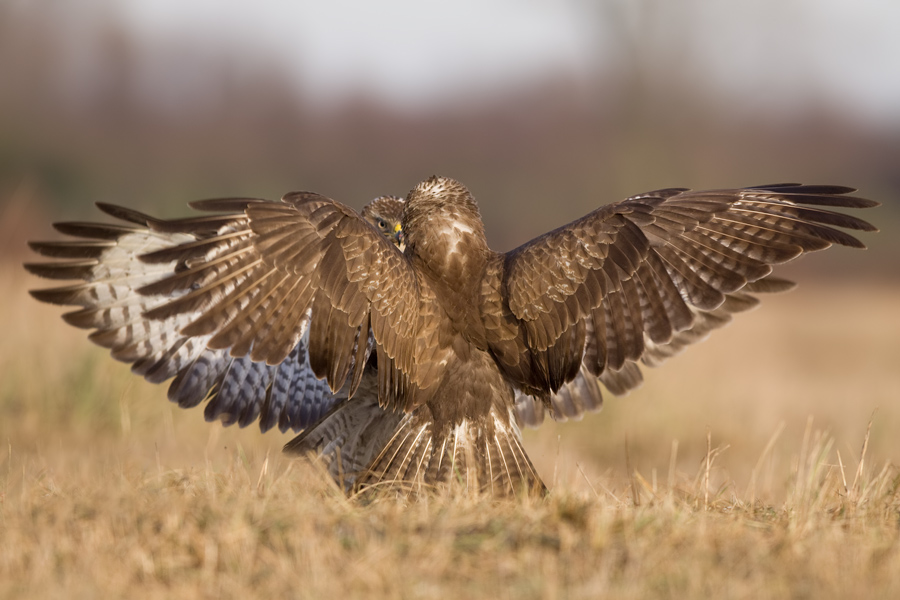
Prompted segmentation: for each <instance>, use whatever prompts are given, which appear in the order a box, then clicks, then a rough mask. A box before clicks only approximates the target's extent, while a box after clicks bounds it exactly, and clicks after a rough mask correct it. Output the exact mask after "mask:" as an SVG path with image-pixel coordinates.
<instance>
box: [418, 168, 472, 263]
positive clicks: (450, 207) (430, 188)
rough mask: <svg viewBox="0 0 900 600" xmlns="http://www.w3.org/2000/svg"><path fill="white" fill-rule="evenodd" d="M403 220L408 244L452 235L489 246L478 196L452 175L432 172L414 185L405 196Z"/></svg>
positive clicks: (451, 236) (458, 238)
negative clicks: (431, 174) (447, 175)
mask: <svg viewBox="0 0 900 600" xmlns="http://www.w3.org/2000/svg"><path fill="white" fill-rule="evenodd" d="M401 223H402V229H403V232H404V235H405V236H406V243H407V245H416V244H419V243H429V242H431V241H435V240H438V239H441V238H444V237H448V236H449V237H450V238H454V239H455V240H456V241H459V240H460V239H462V238H466V239H468V240H469V243H474V244H475V245H477V246H481V245H483V246H484V247H485V248H486V247H487V240H486V239H485V236H484V224H483V223H482V222H481V213H480V212H479V211H478V204H476V203H475V198H474V197H473V196H472V194H471V193H470V192H469V190H468V189H467V188H466V186H464V185H463V184H461V183H460V182H458V181H456V180H454V179H450V178H449V177H437V176H432V177H430V178H428V179H426V180H425V181H423V182H422V183H420V184H419V185H417V186H416V187H415V188H413V190H412V191H410V192H409V195H408V196H407V197H406V206H405V208H404V211H403V218H402V221H401ZM450 241H451V242H453V240H450ZM451 246H454V247H455V244H453V243H451Z"/></svg>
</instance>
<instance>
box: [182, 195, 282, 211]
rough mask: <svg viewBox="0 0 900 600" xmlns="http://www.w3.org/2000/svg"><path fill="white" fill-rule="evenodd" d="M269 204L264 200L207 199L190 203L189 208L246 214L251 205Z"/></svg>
mask: <svg viewBox="0 0 900 600" xmlns="http://www.w3.org/2000/svg"><path fill="white" fill-rule="evenodd" d="M261 202H269V200H263V199H262V198H206V199H204V200H194V201H193V202H188V206H190V207H191V208H193V209H194V210H199V211H202V212H227V213H236V212H244V211H245V210H247V207H248V206H250V205H251V204H259V203H261Z"/></svg>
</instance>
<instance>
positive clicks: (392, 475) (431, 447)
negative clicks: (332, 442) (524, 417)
mask: <svg viewBox="0 0 900 600" xmlns="http://www.w3.org/2000/svg"><path fill="white" fill-rule="evenodd" d="M445 485H446V486H447V487H449V488H451V489H453V488H458V489H461V490H462V491H464V492H465V493H469V494H472V493H474V494H479V493H484V494H490V495H492V496H514V495H540V494H543V493H545V492H546V487H545V486H544V483H543V482H542V481H541V478H540V476H539V475H538V473H537V471H536V470H535V468H534V465H532V464H531V460H529V458H528V456H527V454H526V453H525V448H524V447H523V446H522V440H521V434H520V432H519V429H518V426H517V425H516V422H515V419H514V417H513V416H512V412H511V411H504V410H503V409H498V408H497V407H492V408H491V412H490V414H489V415H488V416H487V418H484V419H471V420H470V419H464V420H463V421H462V422H460V423H459V424H457V425H455V426H453V427H446V428H444V431H441V432H435V431H434V422H433V421H432V419H431V413H430V411H429V410H428V408H427V407H421V408H419V409H417V410H416V411H414V412H412V413H410V414H408V415H405V416H404V418H403V419H402V420H401V421H400V423H399V424H398V426H397V428H396V430H395V431H394V432H393V435H392V436H391V437H390V439H389V440H388V441H387V443H386V444H385V446H384V448H383V449H382V450H381V451H380V452H379V453H378V455H377V456H375V457H374V459H373V460H372V462H371V464H370V465H369V467H368V469H367V470H366V473H365V474H364V475H363V476H362V477H361V478H360V480H359V481H358V485H357V487H358V488H359V489H364V488H374V489H382V488H396V489H398V490H401V491H409V492H415V491H418V490H420V489H423V488H424V489H427V488H434V487H443V486H445Z"/></svg>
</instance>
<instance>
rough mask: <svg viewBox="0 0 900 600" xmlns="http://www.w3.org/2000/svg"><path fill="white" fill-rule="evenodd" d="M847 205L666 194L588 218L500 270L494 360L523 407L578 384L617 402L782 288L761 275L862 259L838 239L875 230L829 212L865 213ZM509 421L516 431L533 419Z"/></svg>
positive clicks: (512, 255)
mask: <svg viewBox="0 0 900 600" xmlns="http://www.w3.org/2000/svg"><path fill="white" fill-rule="evenodd" d="M852 191H854V190H852V189H849V188H843V187H837V186H804V185H798V184H780V185H771V186H762V187H756V188H746V189H734V190H713V191H690V190H685V189H666V190H659V191H656V192H650V193H647V194H642V195H639V196H634V197H631V198H628V199H627V200H624V201H622V202H619V203H616V204H611V205H608V206H604V207H601V208H600V209H598V210H596V211H594V212H592V213H590V214H588V215H587V216H585V217H583V218H581V219H579V220H577V221H575V222H573V223H570V224H569V225H566V226H564V227H561V228H559V229H557V230H555V231H552V232H550V233H548V234H546V235H543V236H541V237H539V238H536V239H535V240H532V241H531V242H529V243H527V244H525V245H523V246H521V247H519V248H517V249H515V250H513V251H511V252H509V253H508V254H506V255H505V256H503V259H502V260H503V262H502V265H498V266H497V267H496V271H497V275H496V276H497V278H498V283H497V284H496V287H497V289H496V293H494V295H493V296H491V295H490V294H486V295H485V299H486V300H485V301H486V304H490V303H493V306H491V307H490V308H488V310H491V311H493V312H494V313H497V312H499V313H500V314H499V316H497V315H495V316H494V318H492V319H488V320H486V321H485V322H486V326H488V328H489V329H490V330H491V335H492V336H493V340H494V341H493V345H494V346H493V350H494V353H495V356H497V357H498V361H499V363H500V364H501V367H502V368H503V369H504V370H505V371H506V372H507V373H508V374H509V375H510V377H512V378H513V379H514V380H516V381H517V383H518V384H519V385H520V386H521V388H522V389H523V390H524V391H525V392H527V393H532V394H534V395H537V396H541V397H546V395H547V393H556V392H558V391H559V390H561V389H562V391H563V394H568V393H570V392H571V391H573V390H574V391H575V392H578V391H579V387H580V386H582V385H583V384H584V382H583V381H582V380H583V378H584V377H585V376H586V374H589V375H593V376H595V377H598V378H599V380H600V381H601V382H602V383H604V384H605V386H606V387H607V388H608V389H609V390H610V391H611V392H613V393H615V394H622V393H625V392H627V391H628V390H630V389H632V388H634V387H636V386H637V385H639V384H640V382H641V375H640V369H639V368H638V367H637V363H638V362H643V363H644V364H645V365H657V364H659V363H661V362H662V361H664V360H665V359H666V358H668V357H669V356H672V355H673V354H675V353H677V352H679V351H680V350H681V349H682V348H684V347H685V346H686V345H688V344H691V343H693V342H695V341H698V340H700V339H703V338H704V337H705V336H706V335H707V334H708V333H709V332H710V331H711V330H712V329H715V328H717V327H720V326H722V325H723V324H725V323H727V322H728V321H729V320H730V318H731V315H732V314H733V313H736V312H740V311H742V310H746V309H748V308H750V307H752V306H754V305H756V304H757V303H758V299H757V298H756V297H755V295H754V294H756V293H758V292H769V291H779V290H783V289H788V288H790V287H791V286H792V285H793V284H792V283H790V282H787V281H785V280H783V279H779V278H776V277H774V276H772V275H771V272H772V266H773V265H775V264H778V263H783V262H786V261H788V260H791V259H793V258H795V257H797V256H799V255H800V254H803V253H804V252H810V251H814V250H820V249H823V248H827V247H828V246H830V245H831V244H840V245H844V246H850V247H856V248H862V247H864V246H863V244H862V243H861V242H860V241H859V240H857V239H856V238H855V237H853V236H852V235H849V234H848V233H846V232H844V231H843V230H842V229H839V228H844V229H852V230H858V231H874V230H875V228H874V227H873V226H872V225H870V224H869V223H867V222H865V221H862V220H860V219H858V218H856V217H853V216H850V215H846V214H843V213H840V212H835V211H833V210H831V208H832V207H846V208H866V207H872V206H877V203H876V202H872V201H870V200H865V199H862V198H857V197H854V196H851V195H849V194H850V193H851V192H852ZM489 276H490V272H489ZM585 372H586V373H585ZM572 382H574V387H573V383H572ZM567 388H569V389H567ZM588 392H590V390H588ZM557 404H558V403H556V402H554V403H553V404H552V406H553V407H554V411H555V412H562V409H559V408H557ZM594 404H597V405H599V402H595V403H594ZM519 407H520V408H519V413H520V418H522V419H523V420H524V421H525V422H526V423H529V422H531V423H532V424H534V423H535V422H539V421H540V420H541V419H542V418H543V414H542V413H541V414H539V415H534V414H529V413H528V411H529V410H532V409H534V407H533V406H528V405H527V404H526V403H523V402H519ZM584 408H590V407H582V408H579V407H577V406H575V407H572V408H571V409H570V410H569V411H568V412H569V414H565V413H564V412H563V414H562V416H568V417H573V416H577V415H578V414H580V412H581V411H582V410H584ZM537 410H542V409H541V408H538V409H537Z"/></svg>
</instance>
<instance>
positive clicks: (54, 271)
mask: <svg viewBox="0 0 900 600" xmlns="http://www.w3.org/2000/svg"><path fill="white" fill-rule="evenodd" d="M193 206H194V207H195V208H199V209H201V210H207V211H226V213H228V214H217V215H209V216H201V217H193V218H188V219H181V220H172V221H163V220H159V219H154V218H152V217H149V216H147V215H143V214H141V213H137V212H135V211H131V210H129V209H124V208H120V207H115V206H110V205H100V208H101V209H102V210H104V212H107V213H109V214H111V215H113V216H115V217H118V218H119V219H121V220H122V221H124V223H120V224H108V225H100V224H91V223H64V224H59V225H57V228H58V229H59V230H60V231H62V232H63V233H66V234H70V235H74V236H77V237H79V238H81V239H79V240H77V241H65V242H38V243H34V244H32V247H33V248H34V249H35V250H37V251H38V252H40V253H41V254H44V255H45V256H50V257H54V258H63V259H69V260H67V261H57V262H50V263H41V264H32V265H26V266H27V267H28V269H29V270H30V271H32V272H33V273H35V274H37V275H40V276H44V277H49V278H54V279H80V280H82V282H81V283H77V284H75V285H71V286H66V287H63V288H54V289H50V290H37V291H34V292H32V293H33V295H34V296H35V297H37V298H38V299H39V300H42V301H46V302H51V303H55V304H67V305H76V306H81V307H82V308H81V310H78V311H75V312H72V313H68V314H67V315H65V319H66V320H67V321H68V322H69V323H71V324H73V325H76V326H79V327H84V328H90V329H95V330H96V331H94V332H93V333H92V334H91V339H92V340H93V341H95V342H96V343H98V344H100V345H101V346H105V347H107V348H110V349H111V350H112V355H113V356H114V357H115V358H117V359H119V360H123V361H126V362H130V363H133V366H132V370H134V371H135V372H136V373H138V374H141V375H143V376H144V377H146V378H147V379H148V380H150V381H153V382H161V381H165V380H166V379H169V378H171V377H175V379H174V381H173V382H172V384H171V385H170V388H169V397H170V398H171V399H172V400H174V401H176V402H178V403H179V404H180V405H182V406H193V405H196V404H198V403H200V402H201V401H203V400H204V399H205V398H210V401H209V403H208V404H207V407H206V416H207V418H209V419H213V418H220V419H222V420H224V421H225V422H226V423H232V422H238V423H240V424H241V425H242V426H243V425H246V424H249V423H250V422H253V421H254V420H256V419H257V418H259V419H260V427H261V428H262V429H263V430H266V429H268V428H270V427H272V426H274V425H275V424H277V425H279V427H280V428H281V429H282V430H285V429H287V428H292V429H294V430H299V429H303V428H305V427H307V426H309V425H310V424H312V423H315V422H316V421H318V420H319V419H320V418H321V417H322V416H323V415H324V414H325V413H327V412H328V410H329V409H330V408H331V407H332V406H333V405H334V404H335V403H336V402H338V401H340V400H342V399H345V398H346V397H348V396H350V395H352V393H353V392H354V391H355V389H356V387H357V386H358V385H359V382H360V379H361V377H362V374H363V371H364V368H365V366H366V363H367V360H368V357H369V354H370V353H371V352H372V351H373V350H374V351H376V352H377V354H378V355H379V357H380V358H381V357H383V358H381V361H380V364H386V365H388V366H389V367H390V368H386V369H379V387H381V388H383V389H384V392H385V394H384V396H383V397H384V398H388V399H398V400H397V401H402V399H403V392H404V390H405V389H406V387H407V386H405V385H404V384H405V381H406V374H405V371H404V368H406V369H408V368H409V367H408V365H409V358H408V357H409V356H410V355H411V351H410V350H408V349H407V350H406V351H405V352H404V344H406V343H408V344H410V345H411V343H410V342H409V339H410V337H411V335H412V327H413V324H414V323H415V320H416V305H415V301H416V295H415V293H416V292H415V289H416V283H415V278H414V276H413V275H412V271H411V269H410V268H409V266H408V264H407V262H406V259H405V258H404V257H403V255H402V254H401V253H400V252H399V251H398V250H397V248H396V247H395V246H394V245H393V244H391V243H390V242H388V241H387V240H386V239H385V238H384V236H382V235H381V234H380V233H379V232H378V231H376V230H375V229H374V228H373V227H372V226H371V225H370V224H369V223H367V222H366V221H365V220H363V219H361V218H360V217H359V216H358V215H357V214H356V213H354V212H353V211H352V210H350V209H349V208H346V207H344V206H342V205H340V204H338V203H336V202H333V201H331V200H328V199H326V198H323V197H321V196H318V195H314V194H304V193H301V194H292V195H289V196H287V197H285V199H284V201H283V202H281V203H276V202H268V201H264V200H255V199H254V200H247V199H226V200H215V201H202V202H198V203H194V204H193ZM313 317H315V318H313ZM320 378H325V381H322V380H321V379H320ZM332 390H335V391H336V392H337V393H336V394H335V393H332Z"/></svg>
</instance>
